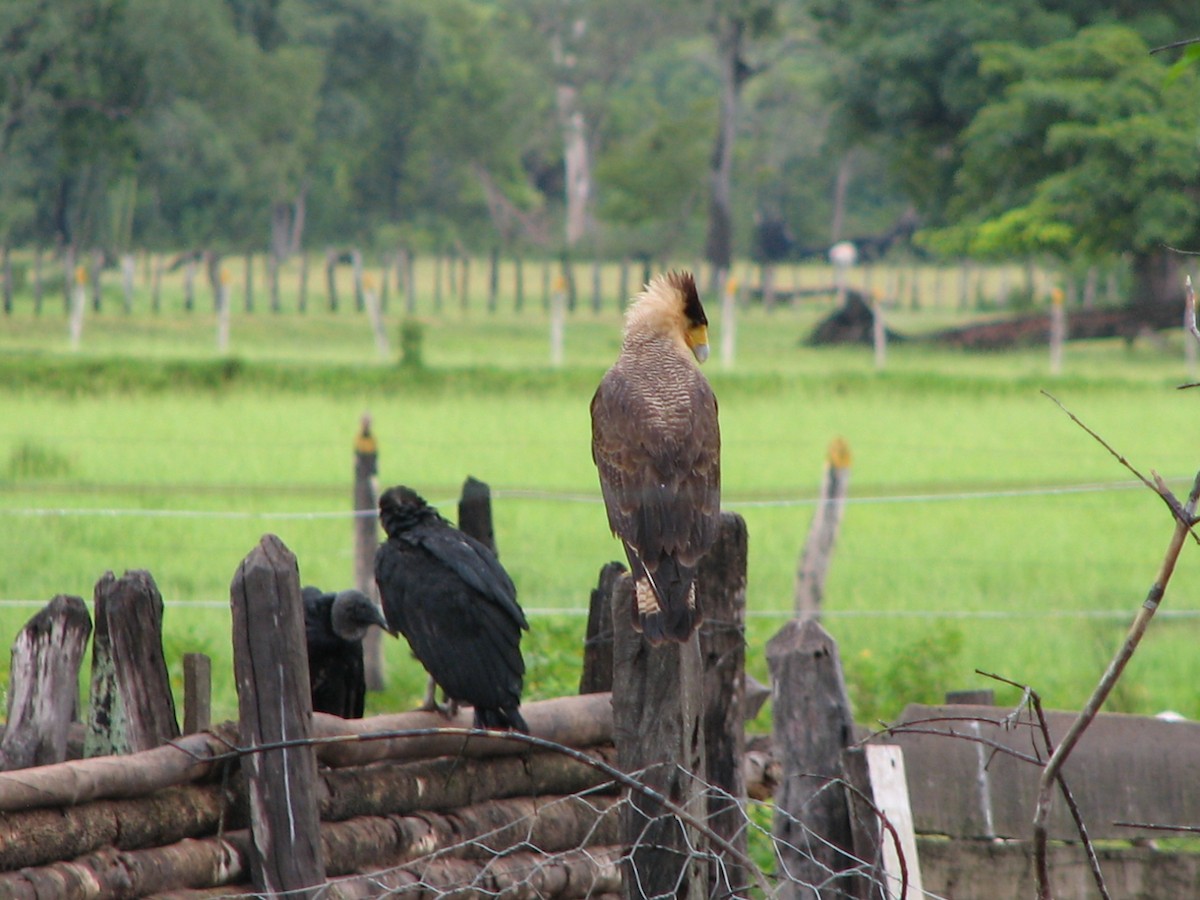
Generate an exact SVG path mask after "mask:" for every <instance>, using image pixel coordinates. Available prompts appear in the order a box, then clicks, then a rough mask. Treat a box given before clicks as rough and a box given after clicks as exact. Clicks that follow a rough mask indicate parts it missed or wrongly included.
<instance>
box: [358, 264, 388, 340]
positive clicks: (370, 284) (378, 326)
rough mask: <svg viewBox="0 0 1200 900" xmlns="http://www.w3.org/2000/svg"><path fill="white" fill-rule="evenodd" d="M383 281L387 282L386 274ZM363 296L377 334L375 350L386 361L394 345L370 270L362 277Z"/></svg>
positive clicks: (372, 328) (372, 329)
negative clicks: (389, 336)
mask: <svg viewBox="0 0 1200 900" xmlns="http://www.w3.org/2000/svg"><path fill="white" fill-rule="evenodd" d="M382 281H383V283H384V284H385V285H386V284H387V275H386V274H385V275H384V276H383V279H382ZM362 298H363V303H364V304H365V305H366V308H367V316H368V318H369V319H370V320H371V331H372V333H373V334H374V335H375V352H376V353H378V354H379V358H380V360H382V361H384V362H386V361H387V360H389V359H391V358H392V347H391V344H390V343H389V342H388V336H387V326H386V325H385V324H384V321H383V302H382V300H381V298H380V295H379V292H378V290H377V289H376V286H375V279H374V277H373V276H372V275H371V273H370V272H367V273H366V274H365V275H363V277H362Z"/></svg>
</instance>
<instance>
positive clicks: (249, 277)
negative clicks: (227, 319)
mask: <svg viewBox="0 0 1200 900" xmlns="http://www.w3.org/2000/svg"><path fill="white" fill-rule="evenodd" d="M245 261H246V263H245V267H244V271H243V274H244V275H245V282H244V284H245V290H246V305H245V310H246V312H248V313H251V312H254V254H253V253H252V252H251V251H249V250H247V251H246V255H245Z"/></svg>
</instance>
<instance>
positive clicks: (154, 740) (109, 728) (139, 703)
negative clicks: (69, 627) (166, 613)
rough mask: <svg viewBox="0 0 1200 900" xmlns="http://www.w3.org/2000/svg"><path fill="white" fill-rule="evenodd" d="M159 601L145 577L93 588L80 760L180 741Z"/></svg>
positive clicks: (109, 579)
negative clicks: (88, 680)
mask: <svg viewBox="0 0 1200 900" xmlns="http://www.w3.org/2000/svg"><path fill="white" fill-rule="evenodd" d="M162 618H163V601H162V595H161V594H160V593H159V592H158V586H157V585H156V584H155V583H154V579H153V578H152V577H151V575H150V573H149V572H145V571H130V572H126V573H125V574H124V575H123V576H122V577H121V578H120V579H118V578H116V577H115V576H114V575H113V573H112V572H106V573H105V574H104V576H103V577H102V578H101V579H100V580H99V581H98V582H97V583H96V590H95V635H94V636H93V639H92V696H91V710H90V713H89V715H88V729H87V734H86V736H85V738H84V755H85V756H108V755H112V754H122V753H136V752H138V751H140V750H149V749H151V748H153V747H157V746H159V745H161V744H164V743H166V742H167V741H170V740H173V739H174V738H177V737H179V723H178V721H176V718H175V698H174V696H173V695H172V693H171V682H170V678H169V676H168V674H167V661H166V658H165V657H164V656H163V649H162Z"/></svg>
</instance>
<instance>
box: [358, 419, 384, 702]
mask: <svg viewBox="0 0 1200 900" xmlns="http://www.w3.org/2000/svg"><path fill="white" fill-rule="evenodd" d="M378 472H379V446H378V444H377V443H376V440H375V435H374V434H373V433H372V431H371V416H370V414H369V413H363V417H362V419H361V421H360V422H359V427H358V435H357V436H356V437H355V439H354V492H353V495H352V496H351V504H352V509H353V514H354V586H355V587H357V588H358V589H359V590H360V591H362V592H363V593H364V594H366V595H367V596H368V597H370V598H371V599H372V600H374V601H375V602H376V603H378V602H379V585H377V584H376V583H375V551H376V549H377V548H378V547H379V525H378V522H379V514H378V511H377V510H378V507H379V478H378ZM382 637H383V632H382V631H380V630H379V629H378V628H371V629H368V631H367V636H366V637H364V638H363V676H364V678H365V680H366V682H367V690H369V691H381V690H383V689H384V688H385V687H387V673H386V670H385V668H384V665H383V641H382Z"/></svg>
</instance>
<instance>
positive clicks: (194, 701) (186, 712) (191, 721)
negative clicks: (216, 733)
mask: <svg viewBox="0 0 1200 900" xmlns="http://www.w3.org/2000/svg"><path fill="white" fill-rule="evenodd" d="M211 725H212V660H211V659H209V658H208V657H207V656H205V655H204V654H203V653H185V654H183V733H184V734H196V733H197V732H200V731H208V729H209V727H210V726H211Z"/></svg>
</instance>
